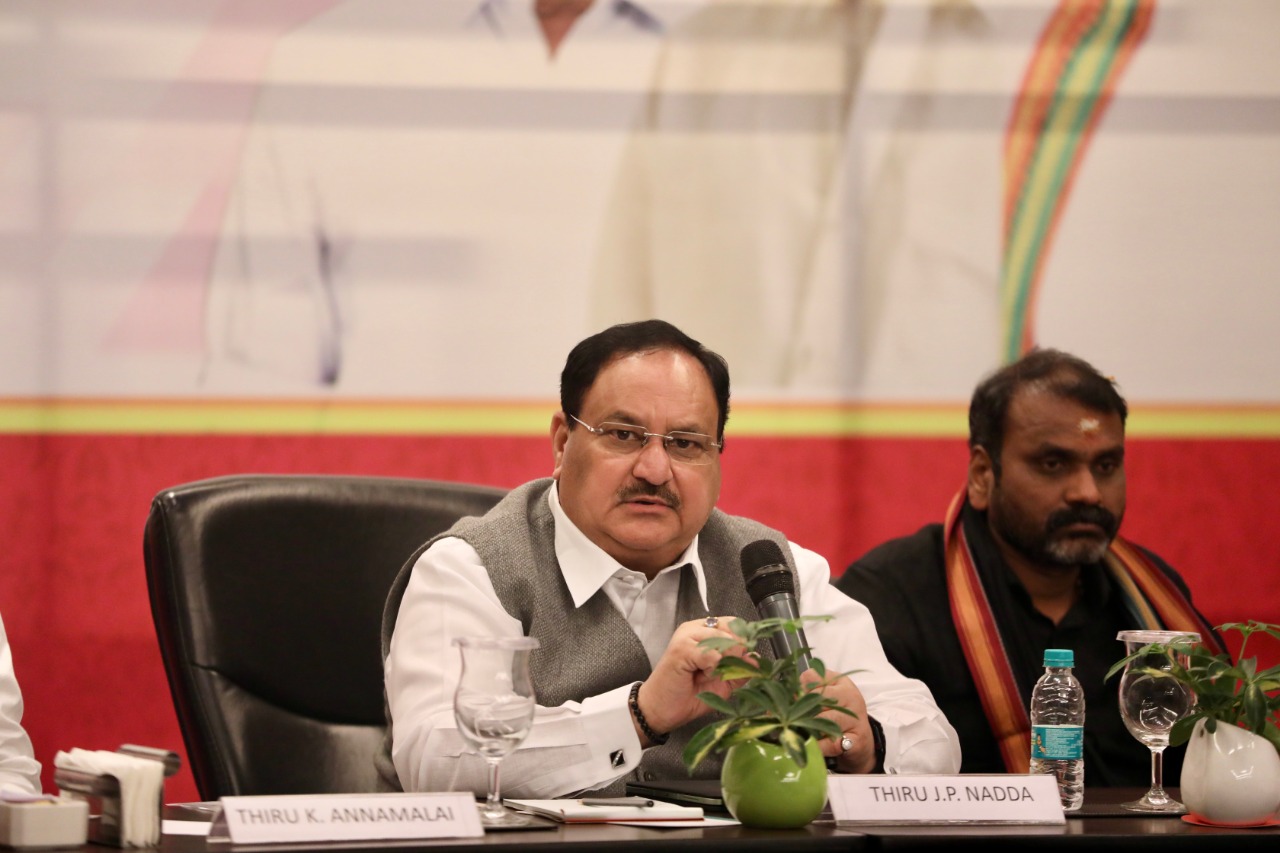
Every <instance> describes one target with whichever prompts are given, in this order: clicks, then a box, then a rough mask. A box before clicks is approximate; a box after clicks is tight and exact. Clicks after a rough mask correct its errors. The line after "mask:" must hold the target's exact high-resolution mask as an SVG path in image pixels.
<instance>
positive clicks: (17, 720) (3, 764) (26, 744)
mask: <svg viewBox="0 0 1280 853" xmlns="http://www.w3.org/2000/svg"><path fill="white" fill-rule="evenodd" d="M0 790H2V791H21V792H25V793H30V794H38V793H40V762H38V761H36V759H35V752H34V750H32V748H31V738H30V737H28V736H27V732H26V729H24V728H22V691H21V690H19V689H18V679H17V678H16V677H15V676H14V674H13V655H12V654H11V653H10V652H9V637H8V635H7V634H6V633H5V630H4V622H3V620H0Z"/></svg>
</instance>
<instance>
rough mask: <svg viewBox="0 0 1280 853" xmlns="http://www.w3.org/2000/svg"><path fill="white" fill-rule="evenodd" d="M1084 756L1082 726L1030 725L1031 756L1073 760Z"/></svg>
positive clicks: (1054, 759)
mask: <svg viewBox="0 0 1280 853" xmlns="http://www.w3.org/2000/svg"><path fill="white" fill-rule="evenodd" d="M1083 756H1084V727H1083V726H1032V727H1031V757H1032V758H1045V759H1049V760H1050V761H1074V760H1075V759H1077V758H1082V757H1083Z"/></svg>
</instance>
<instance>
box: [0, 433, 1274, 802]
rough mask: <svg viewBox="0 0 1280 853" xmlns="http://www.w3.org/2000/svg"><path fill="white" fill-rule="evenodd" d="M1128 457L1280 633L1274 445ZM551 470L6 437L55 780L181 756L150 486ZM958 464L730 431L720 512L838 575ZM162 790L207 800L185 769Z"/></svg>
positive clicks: (1180, 526) (432, 459) (13, 565)
mask: <svg viewBox="0 0 1280 853" xmlns="http://www.w3.org/2000/svg"><path fill="white" fill-rule="evenodd" d="M1127 458H1128V466H1129V514H1128V517H1127V518H1126V520H1125V528H1124V529H1125V532H1126V534H1127V535H1129V536H1130V537H1131V538H1133V539H1135V540H1137V541H1139V542H1142V543H1143V544H1146V545H1148V546H1150V547H1153V548H1154V549H1155V550H1157V551H1159V552H1160V553H1161V554H1162V555H1163V556H1165V557H1166V558H1167V559H1168V560H1170V561H1171V562H1172V563H1173V565H1175V566H1176V567H1178V568H1179V569H1180V570H1181V571H1182V573H1183V574H1184V576H1185V577H1186V578H1187V580H1188V581H1189V582H1190V583H1191V585H1192V587H1193V589H1194V590H1195V597H1196V602H1197V604H1198V605H1199V606H1200V608H1201V610H1202V611H1204V612H1205V614H1206V615H1207V616H1208V617H1209V618H1210V619H1211V620H1212V621H1213V622H1214V623H1215V624H1217V623H1220V622H1223V621H1228V620H1239V619H1246V618H1257V619H1264V620H1267V621H1271V622H1280V573H1278V572H1277V571H1276V566H1277V565H1280V525H1277V524H1276V523H1275V517H1276V516H1277V510H1280V498H1278V497H1277V487H1276V484H1277V483H1280V441H1276V440H1213V441H1189V440H1152V439H1147V440H1143V439H1131V440H1130V442H1129V454H1128V457H1127ZM550 464H551V454H550V450H549V448H548V445H547V441H546V440H545V439H544V438H541V437H431V438H420V437H383V436H379V437H362V436H277V437H255V436H203V435H202V436H159V435H145V436H136V435H135V436H85V435H34V436H23V435H3V436H0V470H2V471H3V472H4V474H3V478H2V479H0V519H2V520H3V524H4V538H3V548H2V549H0V567H2V568H0V612H3V615H4V620H5V623H6V626H7V628H8V632H9V639H10V642H11V645H12V647H13V653H14V658H15V666H16V669H17V672H18V678H19V680H20V682H21V684H22V688H23V692H24V695H25V698H26V717H25V720H24V722H25V724H26V726H27V729H28V730H29V731H30V733H31V736H32V740H33V741H34V743H35V749H36V757H37V758H38V759H39V760H40V761H41V762H43V763H44V765H45V787H46V788H47V789H50V790H52V779H51V777H52V762H53V757H54V753H55V752H56V751H57V750H59V749H69V748H71V747H83V748H90V749H113V748H115V747H116V746H118V745H119V744H121V743H141V744H147V745H153V746H161V747H167V748H171V749H176V750H181V745H182V739H181V735H180V733H179V731H178V727H177V722H176V718H175V717H174V714H173V709H172V705H171V702H170V698H169V693H168V686H167V684H166V682H165V677H164V672H163V669H162V667H161V663H160V657H159V653H158V650H157V646H156V642H155V636H154V632H153V630H152V625H151V616H150V612H149V609H148V604H147V594H146V582H145V578H144V575H143V566H142V548H141V539H142V526H143V521H144V519H145V517H146V514H147V509H148V506H149V504H150V501H151V498H152V496H153V495H155V493H156V492H158V491H160V490H161V489H163V488H165V487H167V486H170V485H174V484H176V483H180V482H185V481H188V480H195V479H200V478H203V477H210V476H217V475H221V474H229V473H242V472H282V473H289V472H294V473H309V472H325V473H350V474H377V475H391V476H410V477H429V478H436V479H446V480H460V481H470V482H479V483H489V484H494V485H500V486H513V485H516V484H517V483H520V482H523V481H525V480H527V479H531V478H533V477H538V476H543V475H545V474H547V473H548V472H549V471H550ZM964 464H965V450H964V445H963V441H962V440H959V439H902V438H894V439H866V438H848V439H831V438H815V439H804V438H785V439H782V438H776V439H770V438H731V439H730V443H729V446H728V450H727V453H726V455H725V461H724V472H725V473H724V491H723V494H722V499H721V504H720V505H721V507H722V508H723V509H725V510H726V511H729V512H733V513H739V514H745V515H750V516H752V517H755V518H758V519H760V520H761V521H764V522H766V523H769V524H772V525H774V526H776V527H779V528H780V529H782V530H784V531H786V532H787V533H788V535H790V536H791V538H792V539H794V540H795V541H797V542H800V543H802V544H804V545H806V546H808V547H811V548H813V549H815V550H817V551H818V552H819V553H821V554H823V555H825V556H826V557H827V558H828V560H830V561H831V564H832V569H833V572H834V573H836V574H838V573H839V572H840V571H842V570H843V568H844V566H845V565H846V564H847V563H848V562H849V561H850V560H852V559H853V558H855V557H857V556H858V555H859V554H861V553H862V552H863V551H865V550H866V549H867V548H869V547H871V546H872V545H875V544H876V543H878V542H880V541H882V540H883V539H885V538H888V537H890V536H895V535H899V534H903V533H908V532H911V531H912V530H914V529H916V528H917V527H918V526H920V525H922V524H925V523H927V522H930V521H936V520H938V519H939V518H940V517H941V515H942V512H943V510H944V509H945V506H946V502H947V500H948V499H949V498H950V496H951V495H952V494H953V493H954V491H955V490H956V488H958V487H959V485H960V483H961V482H962V479H963V471H964ZM1267 654H1269V655H1271V657H1272V658H1274V656H1275V654H1274V650H1267ZM166 796H167V798H168V799H169V800H170V801H179V800H186V799H194V798H195V797H196V791H195V785H194V783H193V781H192V778H191V775H190V773H189V772H188V771H186V770H185V769H184V771H183V772H182V773H181V774H180V775H179V776H178V777H177V778H176V779H174V780H171V781H170V783H169V787H168V789H167V792H166Z"/></svg>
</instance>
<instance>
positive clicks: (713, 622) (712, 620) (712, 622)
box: [702, 616, 720, 628]
mask: <svg viewBox="0 0 1280 853" xmlns="http://www.w3.org/2000/svg"><path fill="white" fill-rule="evenodd" d="M702 624H703V625H706V626H707V627H708V628H715V627H718V626H719V625H720V620H719V619H717V618H716V617H714V616H708V617H707V618H706V619H704V620H703V622H702Z"/></svg>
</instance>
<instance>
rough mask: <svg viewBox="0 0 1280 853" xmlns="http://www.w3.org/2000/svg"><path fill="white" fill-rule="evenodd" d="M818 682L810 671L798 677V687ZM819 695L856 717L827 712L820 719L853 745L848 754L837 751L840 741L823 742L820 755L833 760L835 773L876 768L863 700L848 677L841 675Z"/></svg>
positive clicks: (865, 703) (829, 739)
mask: <svg viewBox="0 0 1280 853" xmlns="http://www.w3.org/2000/svg"><path fill="white" fill-rule="evenodd" d="M818 680H819V679H818V674H817V673H816V672H814V671H813V670H809V671H808V672H806V673H805V674H804V675H803V676H802V677H801V682H802V683H803V682H809V681H818ZM822 693H823V695H825V696H830V697H831V698H832V699H835V700H836V701H837V702H838V703H840V705H841V706H843V707H845V708H847V709H849V710H850V711H852V712H853V713H855V714H857V716H856V717H851V716H849V715H848V714H845V713H842V712H840V711H827V712H826V713H824V714H823V715H822V716H823V717H824V718H825V719H828V720H831V721H832V722H834V723H835V724H836V725H838V726H839V727H840V728H841V729H842V730H843V731H844V734H845V736H846V737H848V738H849V740H850V741H852V744H853V745H852V746H851V747H850V748H849V749H848V750H844V749H842V748H841V743H840V741H841V739H840V738H824V739H823V740H821V741H819V746H821V747H822V754H823V755H825V756H826V757H828V758H835V759H836V769H837V770H839V771H840V772H841V773H870V772H871V771H872V770H873V769H875V766H876V749H875V740H874V737H873V736H872V734H871V724H870V723H869V722H867V719H868V718H867V700H866V699H864V698H862V691H861V690H859V689H858V688H857V686H856V685H855V684H854V683H853V682H852V681H851V680H850V679H849V676H847V675H842V676H840V677H839V678H837V679H835V680H834V681H832V682H831V683H830V684H827V685H826V686H825V687H823V688H822Z"/></svg>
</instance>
